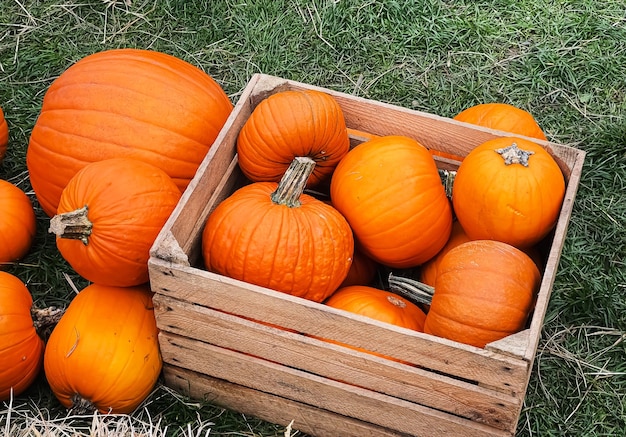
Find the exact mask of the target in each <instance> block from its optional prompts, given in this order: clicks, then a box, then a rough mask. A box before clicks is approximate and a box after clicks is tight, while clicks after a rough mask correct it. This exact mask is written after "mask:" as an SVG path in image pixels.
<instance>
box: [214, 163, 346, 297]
mask: <svg viewBox="0 0 626 437" xmlns="http://www.w3.org/2000/svg"><path fill="white" fill-rule="evenodd" d="M314 166H315V162H314V161H313V160H312V159H311V158H303V157H298V158H296V159H294V161H293V163H292V165H291V166H290V167H289V168H288V169H287V171H286V172H285V175H284V177H283V178H282V179H281V181H280V183H278V184H277V183H275V182H254V183H252V184H250V185H246V186H244V187H242V188H240V189H239V190H237V191H235V192H234V193H233V194H231V195H230V196H229V197H228V198H227V199H225V200H224V201H223V202H222V203H220V204H219V205H218V206H217V207H216V208H215V210H213V212H212V213H211V214H210V215H209V217H208V219H207V222H206V224H205V227H204V230H203V233H202V253H203V256H204V265H205V267H206V268H207V270H209V271H211V272H215V273H218V274H221V275H224V276H229V277H231V278H234V279H238V280H241V281H246V282H248V283H251V284H255V285H259V286H262V287H267V288H271V289H274V290H277V291H281V292H284V293H288V294H292V295H294V296H299V297H303V298H306V299H309V300H312V301H315V302H321V301H323V300H324V299H326V298H327V297H328V296H329V295H330V294H331V293H332V292H333V291H335V290H336V289H337V287H339V284H341V282H342V281H343V280H344V279H345V277H346V275H347V274H348V270H349V269H350V265H351V263H352V256H353V252H354V238H353V236H352V230H351V229H350V226H349V225H348V223H347V222H346V220H345V218H344V217H343V216H342V215H341V214H340V213H339V212H338V211H337V210H336V209H334V208H333V207H332V206H330V205H328V204H327V203H325V202H323V201H321V200H318V199H316V198H314V197H312V196H310V195H307V194H303V190H304V187H305V185H306V182H307V179H308V177H309V175H310V172H311V171H312V169H313V167H314Z"/></svg>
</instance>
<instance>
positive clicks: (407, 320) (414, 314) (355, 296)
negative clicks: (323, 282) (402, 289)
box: [315, 285, 426, 364]
mask: <svg viewBox="0 0 626 437" xmlns="http://www.w3.org/2000/svg"><path fill="white" fill-rule="evenodd" d="M324 303H325V304H326V305H327V306H329V307H332V308H336V309H340V310H344V311H348V312H350V313H353V314H358V315H361V316H365V317H369V318H370V319H374V320H378V321H380V322H384V323H389V324H391V325H394V326H400V327H402V328H406V329H411V330H413V331H418V332H423V330H424V322H425V320H426V314H425V313H424V312H423V311H422V310H421V309H420V308H419V307H418V306H417V305H415V304H414V303H412V302H410V301H408V300H407V299H405V298H403V297H402V296H398V295H397V294H395V293H391V292H389V291H385V290H380V289H378V288H375V287H369V286H363V285H351V286H347V287H341V288H339V289H338V290H337V291H335V292H334V293H333V294H332V295H331V296H330V297H329V298H328V299H327V300H326V302H324ZM315 338H318V339H320V340H324V341H327V342H330V343H335V344H339V345H342V346H347V347H350V348H352V349H356V350H360V351H363V352H367V353H371V354H374V355H377V356H380V357H383V358H387V359H392V360H394V361H399V362H403V361H401V360H397V359H394V358H391V357H389V356H387V355H383V354H380V353H377V352H372V351H368V350H365V349H362V348H358V347H354V346H350V345H347V344H345V343H342V342H339V341H334V340H330V339H327V338H321V337H315ZM405 364H408V363H405Z"/></svg>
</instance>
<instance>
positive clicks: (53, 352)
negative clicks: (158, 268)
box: [44, 284, 162, 414]
mask: <svg viewBox="0 0 626 437" xmlns="http://www.w3.org/2000/svg"><path fill="white" fill-rule="evenodd" d="M157 334H158V329H157V326H156V320H155V317H154V309H153V306H152V293H151V292H150V289H149V287H148V286H146V285H144V286H138V287H127V288H122V287H107V286H103V285H98V284H92V285H89V286H88V287H86V288H84V289H83V290H82V291H80V292H79V293H78V295H76V297H74V299H73V300H72V301H71V302H70V304H69V306H68V307H67V309H66V311H65V314H63V316H62V317H61V320H60V321H59V322H58V324H57V325H56V326H55V328H54V330H53V331H52V334H51V335H50V338H49V339H48V343H47V345H46V350H45V354H44V372H45V375H46V378H47V380H48V383H49V384H50V388H51V389H52V392H53V393H54V395H55V396H56V397H57V398H58V399H59V401H60V402H61V404H63V406H65V407H66V408H75V409H77V410H79V411H80V410H84V411H94V410H98V411H100V412H101V413H112V414H117V413H130V412H132V411H133V410H134V409H135V408H136V407H137V406H138V405H139V404H140V403H141V402H142V401H143V400H144V399H145V398H146V397H147V396H148V394H149V393H150V391H151V390H152V389H153V387H154V385H155V383H156V381H157V379H158V377H159V374H160V372H161V367H162V360H161V355H160V351H159V343H158V341H157Z"/></svg>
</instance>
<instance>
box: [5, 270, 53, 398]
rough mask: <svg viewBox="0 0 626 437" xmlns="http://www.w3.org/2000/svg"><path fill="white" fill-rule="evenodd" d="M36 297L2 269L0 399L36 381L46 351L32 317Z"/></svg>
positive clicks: (20, 391) (23, 389) (19, 281)
mask: <svg viewBox="0 0 626 437" xmlns="http://www.w3.org/2000/svg"><path fill="white" fill-rule="evenodd" d="M32 306H33V299H32V297H31V294H30V292H29V291H28V289H27V288H26V286H25V285H24V283H23V282H22V281H21V280H20V279H18V278H17V277H16V276H14V275H12V274H10V273H7V272H0V400H2V401H5V400H8V399H10V398H11V396H17V395H19V394H21V393H23V392H24V391H25V390H26V389H27V388H28V387H29V386H30V385H31V384H32V383H33V381H34V380H35V378H36V377H37V375H39V371H40V370H41V364H42V359H43V352H44V342H43V340H42V339H41V338H40V337H39V335H38V334H37V331H36V330H35V327H34V325H33V319H32V316H31V307H32Z"/></svg>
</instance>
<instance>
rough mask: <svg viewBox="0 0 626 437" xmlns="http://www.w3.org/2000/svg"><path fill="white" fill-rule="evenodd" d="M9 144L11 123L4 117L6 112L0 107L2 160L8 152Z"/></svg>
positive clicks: (0, 152) (0, 155) (0, 156)
mask: <svg viewBox="0 0 626 437" xmlns="http://www.w3.org/2000/svg"><path fill="white" fill-rule="evenodd" d="M8 144H9V125H8V124H7V121H6V120H5V118H4V112H3V111H2V108H0V162H2V160H3V159H4V156H5V155H6V153H7V146H8Z"/></svg>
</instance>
